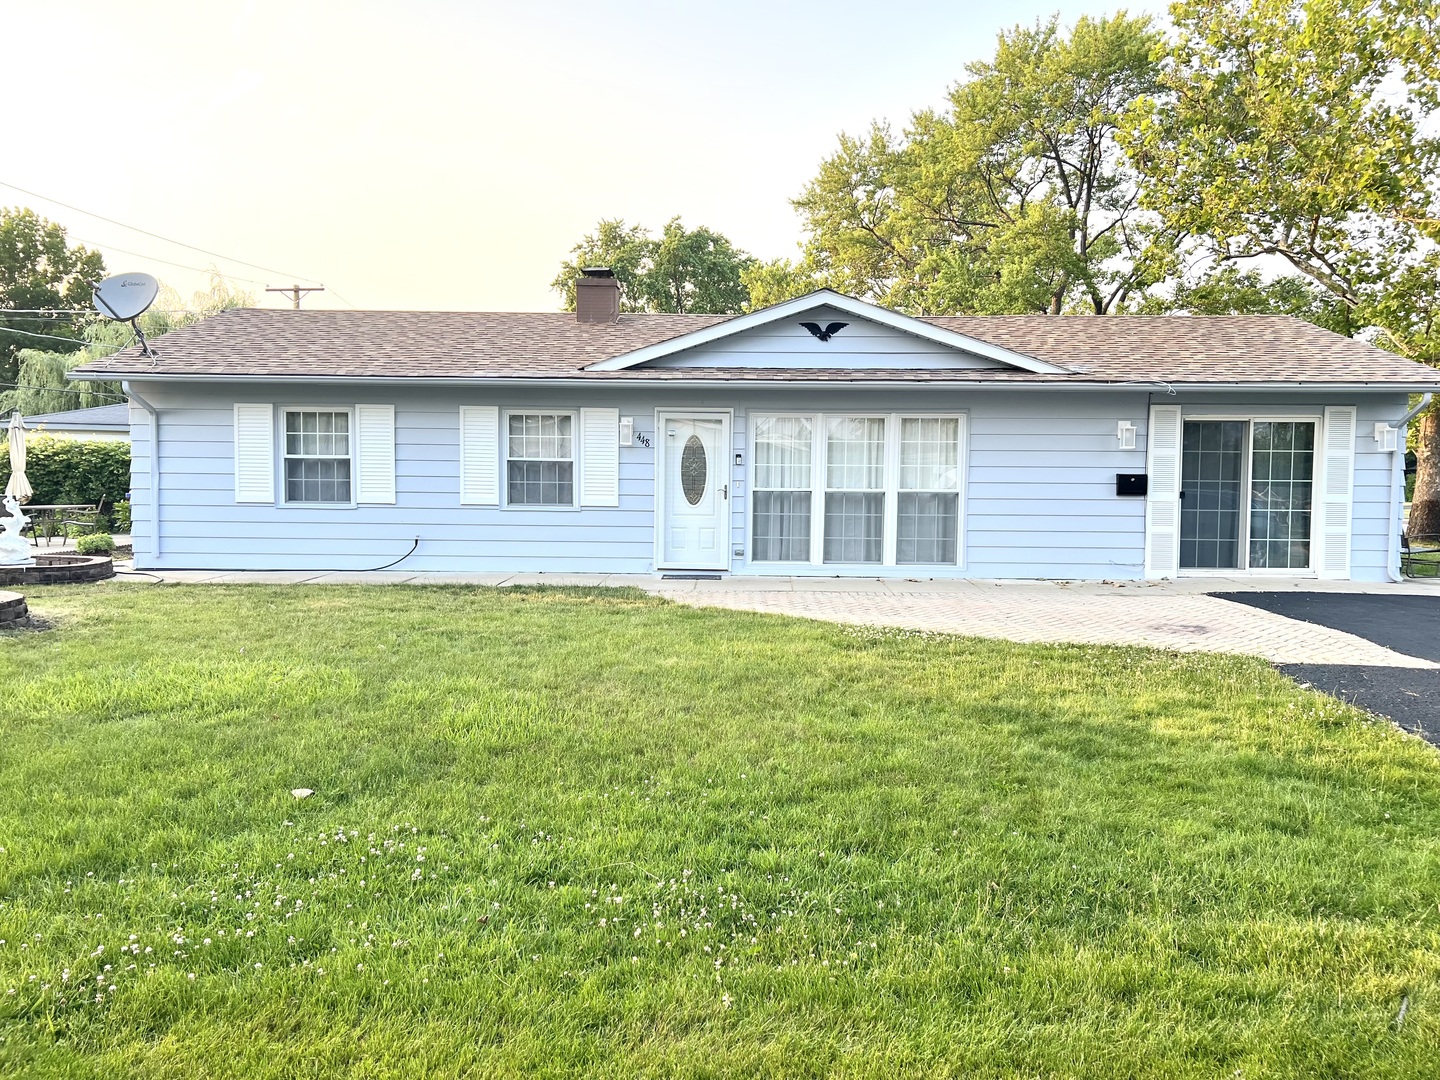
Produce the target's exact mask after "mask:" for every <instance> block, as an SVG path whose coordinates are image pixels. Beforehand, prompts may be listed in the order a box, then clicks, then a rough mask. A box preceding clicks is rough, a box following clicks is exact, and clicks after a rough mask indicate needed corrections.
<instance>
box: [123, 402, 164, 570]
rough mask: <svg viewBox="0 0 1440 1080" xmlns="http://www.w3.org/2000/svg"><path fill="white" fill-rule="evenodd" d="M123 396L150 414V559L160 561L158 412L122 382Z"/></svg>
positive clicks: (154, 561) (153, 561) (155, 561)
mask: <svg viewBox="0 0 1440 1080" xmlns="http://www.w3.org/2000/svg"><path fill="white" fill-rule="evenodd" d="M120 389H121V390H123V391H125V396H126V397H128V398H129V399H130V400H131V401H133V402H135V403H136V404H137V405H139V406H140V407H141V408H142V409H144V410H145V411H146V412H147V413H149V414H150V558H151V560H152V563H158V562H159V561H160V411H159V410H158V409H156V408H155V406H154V405H151V404H150V402H148V401H146V400H145V399H144V398H143V397H141V396H140V395H139V394H137V393H136V392H135V391H134V390H133V389H131V387H130V384H129V383H128V382H122V383H121V384H120Z"/></svg>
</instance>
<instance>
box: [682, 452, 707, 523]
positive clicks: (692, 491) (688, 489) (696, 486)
mask: <svg viewBox="0 0 1440 1080" xmlns="http://www.w3.org/2000/svg"><path fill="white" fill-rule="evenodd" d="M706 471H707V463H706V461H705V444H704V443H703V442H701V441H700V436H699V435H691V436H690V438H688V439H686V440H685V449H684V450H682V451H680V490H681V491H683V492H684V493H685V501H686V502H688V503H689V504H690V505H691V506H698V505H699V503H700V500H701V499H702V498H704V497H705V474H706Z"/></svg>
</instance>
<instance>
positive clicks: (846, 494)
mask: <svg viewBox="0 0 1440 1080" xmlns="http://www.w3.org/2000/svg"><path fill="white" fill-rule="evenodd" d="M884 559H885V418H884V417H879V416H827V417H826V418H825V547H824V561H825V562H827V563H879V562H883V561H884Z"/></svg>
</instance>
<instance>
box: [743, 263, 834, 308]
mask: <svg viewBox="0 0 1440 1080" xmlns="http://www.w3.org/2000/svg"><path fill="white" fill-rule="evenodd" d="M740 284H741V285H743V286H744V287H745V292H746V293H747V294H748V296H749V297H750V299H749V302H748V303H747V304H746V310H747V311H755V310H756V309H758V308H763V307H769V306H770V305H771V304H779V303H783V302H784V301H786V300H793V299H794V298H795V297H797V296H804V295H805V294H806V293H810V292H814V291H815V290H816V289H820V288H823V287H824V286H825V282H824V281H823V280H822V279H821V278H818V277H816V276H815V275H814V274H812V273H810V272H809V271H807V270H806V268H805V267H804V266H803V265H796V264H795V263H794V262H792V261H791V260H789V259H771V260H770V261H769V262H760V261H759V260H757V261H755V262H753V263H751V264H750V265H749V266H747V267H746V268H745V269H744V270H742V271H741V272H740Z"/></svg>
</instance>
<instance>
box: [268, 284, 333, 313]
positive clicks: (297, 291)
mask: <svg viewBox="0 0 1440 1080" xmlns="http://www.w3.org/2000/svg"><path fill="white" fill-rule="evenodd" d="M265 291H266V292H283V293H289V294H290V297H291V299H292V300H294V301H295V305H294V306H295V310H296V311H299V310H300V295H301V293H312V292H324V291H325V286H324V285H282V286H280V288H278V289H272V288H271V287H270V286H268V285H267V286H265Z"/></svg>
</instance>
